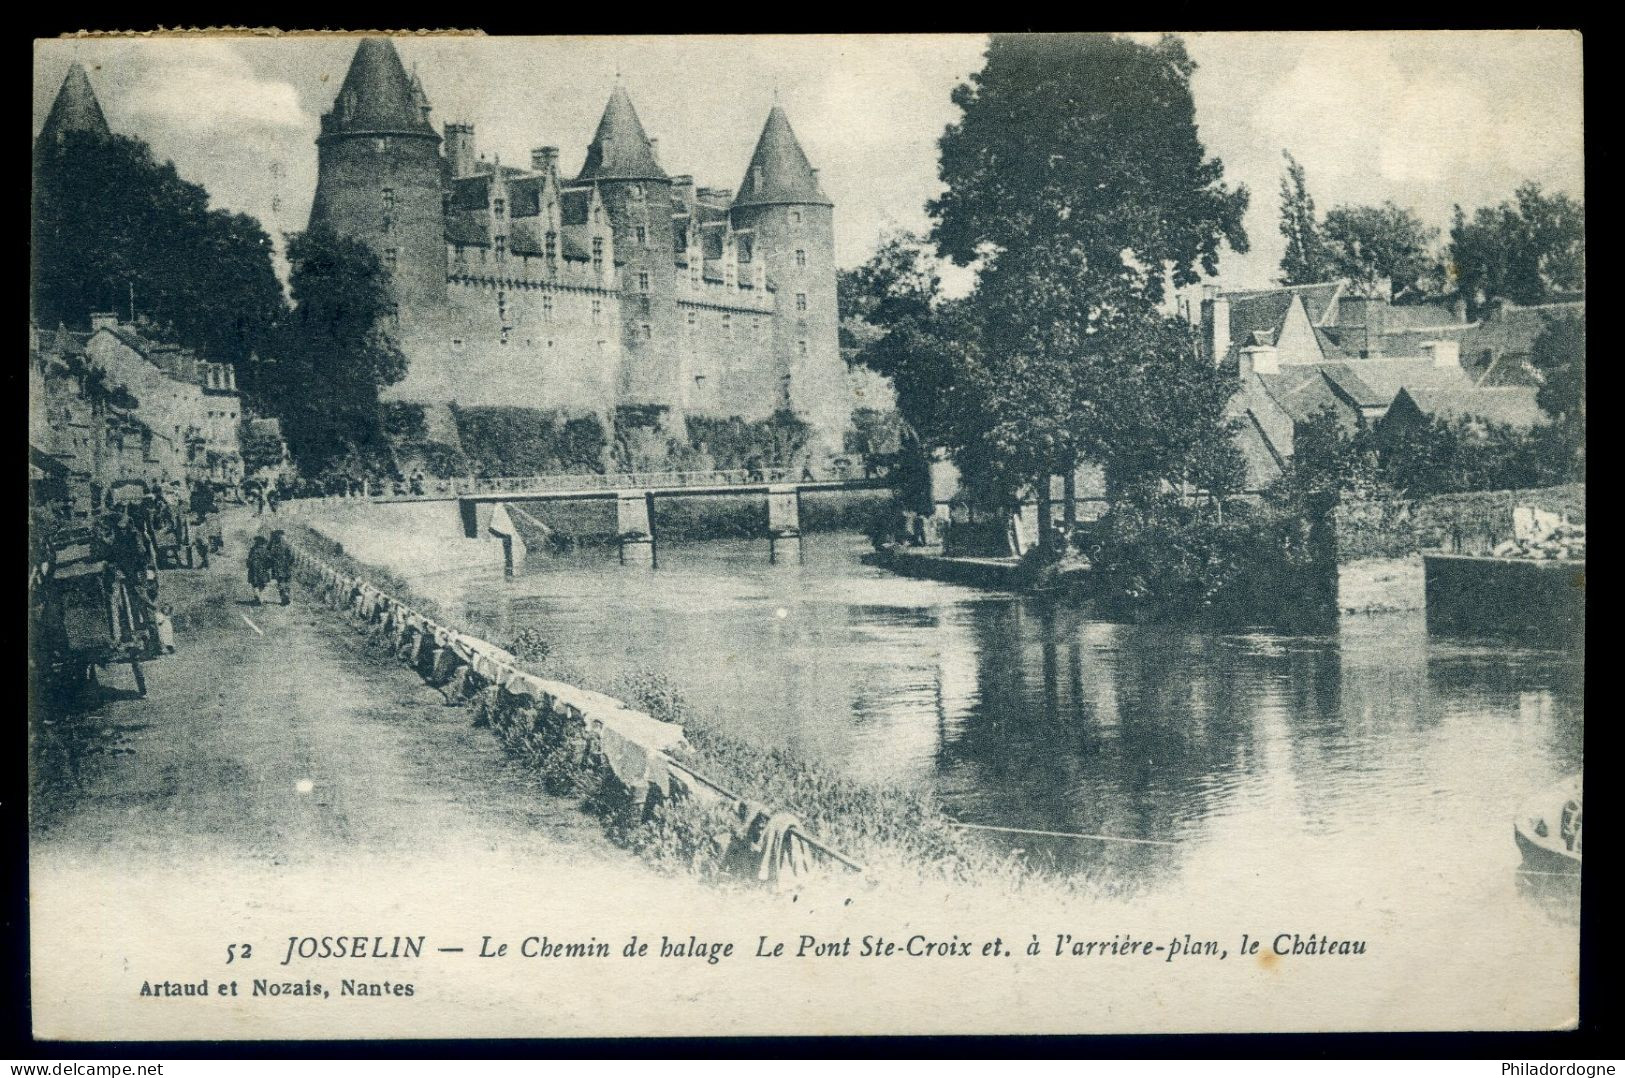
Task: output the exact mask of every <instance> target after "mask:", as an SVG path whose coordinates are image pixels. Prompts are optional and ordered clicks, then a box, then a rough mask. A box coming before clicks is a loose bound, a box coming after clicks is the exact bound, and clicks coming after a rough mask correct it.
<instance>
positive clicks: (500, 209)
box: [491, 198, 508, 217]
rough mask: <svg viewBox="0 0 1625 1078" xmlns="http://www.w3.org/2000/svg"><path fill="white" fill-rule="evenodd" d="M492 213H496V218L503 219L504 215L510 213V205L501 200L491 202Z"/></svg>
mask: <svg viewBox="0 0 1625 1078" xmlns="http://www.w3.org/2000/svg"><path fill="white" fill-rule="evenodd" d="M491 212H492V213H494V214H495V215H496V216H498V217H501V216H502V215H503V214H504V213H507V212H508V204H507V202H505V201H503V200H502V199H500V198H499V199H494V200H493V201H492V202H491Z"/></svg>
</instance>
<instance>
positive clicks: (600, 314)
mask: <svg viewBox="0 0 1625 1078" xmlns="http://www.w3.org/2000/svg"><path fill="white" fill-rule="evenodd" d="M603 320H604V301H603V300H601V299H595V300H593V301H592V324H593V325H595V326H596V325H597V324H598V323H600V322H602V321H603Z"/></svg>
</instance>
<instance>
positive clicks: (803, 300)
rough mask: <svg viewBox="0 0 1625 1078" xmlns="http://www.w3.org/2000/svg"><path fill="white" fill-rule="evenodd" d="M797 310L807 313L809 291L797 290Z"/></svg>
mask: <svg viewBox="0 0 1625 1078" xmlns="http://www.w3.org/2000/svg"><path fill="white" fill-rule="evenodd" d="M796 310H797V311H799V312H801V313H802V314H805V313H807V293H805V292H797V293H796Z"/></svg>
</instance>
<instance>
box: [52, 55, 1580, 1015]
mask: <svg viewBox="0 0 1625 1078" xmlns="http://www.w3.org/2000/svg"><path fill="white" fill-rule="evenodd" d="M629 29H632V28H631V27H629ZM1582 54H1583V50H1582V38H1581V36H1580V34H1579V33H1577V32H1574V31H1568V30H1562V29H1556V30H1540V31H1536V30H1515V31H1489V30H1474V31H1443V30H1436V31H1435V30H1429V31H1392V32H1390V31H1362V32H1354V31H1315V32H1262V31H1256V32H1211V31H1209V32H1196V33H1161V32H1157V33H1092V32H1079V33H1065V34H1036V33H1033V34H1024V33H1015V34H991V35H988V34H901V35H895V34H894V35H880V34H875V35H863V34H829V35H819V34H809V35H744V34H741V35H734V36H721V35H692V36H676V35H674V36H645V35H632V34H628V35H627V36H578V37H527V36H499V35H487V34H484V33H479V32H434V33H431V32H421V33H401V34H384V33H372V32H365V33H361V32H356V33H340V32H322V33H314V32H312V33H292V32H280V31H258V32H250V31H233V32H173V33H161V34H150V35H117V34H92V33H80V34H76V35H67V36H63V37H57V38H40V39H37V40H35V42H34V49H33V73H32V74H33V78H32V91H33V100H32V128H31V132H30V138H31V142H32V177H31V179H32V202H31V209H30V221H31V233H30V241H29V257H30V295H29V326H28V346H29V354H28V366H27V377H28V382H27V390H26V392H27V404H28V416H29V421H28V440H29V448H28V452H29V504H28V512H29V521H28V531H27V536H28V541H27V549H28V557H29V566H28V569H29V576H28V622H27V644H28V648H27V650H28V669H27V675H28V690H27V691H28V707H27V722H26V737H27V745H26V759H27V779H28V788H27V855H28V863H27V866H26V872H27V896H28V932H29V937H28V940H29V954H28V965H29V993H30V996H31V1000H30V1006H31V1014H32V1028H33V1034H34V1036H35V1037H36V1038H39V1039H40V1040H42V1041H57V1042H86V1043H89V1042H101V1043H109V1042H117V1043H135V1042H195V1041H208V1042H216V1043H232V1042H251V1041H266V1040H274V1041H311V1042H322V1041H328V1042H331V1041H354V1040H367V1041H372V1040H377V1041H400V1040H413V1041H416V1040H421V1039H430V1040H453V1039H456V1040H471V1041H478V1040H488V1039H494V1038H527V1039H528V1038H549V1039H551V1038H648V1037H660V1038H676V1037H682V1038H690V1037H704V1038H720V1037H762V1036H798V1037H800V1036H848V1037H851V1036H871V1035H890V1036H909V1035H934V1036H947V1035H964V1034H973V1035H974V1034H986V1035H1032V1034H1070V1035H1081V1034H1182V1033H1310V1032H1314V1033H1354V1032H1402V1031H1405V1032H1408V1031H1419V1032H1453V1031H1485V1030H1502V1031H1559V1030H1571V1029H1574V1028H1576V1026H1577V1024H1578V1022H1579V1020H1580V1013H1581V1012H1580V988H1579V984H1580V968H1581V961H1580V959H1581V939H1580V937H1581V933H1580V913H1581V900H1580V879H1581V859H1582V831H1581V825H1582V795H1583V789H1582V786H1583V782H1582V773H1583V764H1584V759H1583V756H1584V751H1583V750H1584V744H1583V743H1584V727H1585V718H1584V710H1585V709H1584V702H1585V663H1584V644H1585V639H1584V633H1585V628H1584V627H1585V581H1586V575H1585V546H1586V497H1585V491H1586V487H1585V480H1586V407H1585V397H1586V328H1585V316H1586V302H1585V300H1586V296H1585V254H1586V251H1585V240H1586V227H1585V194H1586V192H1585V182H1584V181H1585V149H1584V121H1585V117H1584V108H1583V104H1584V78H1583V71H1582Z"/></svg>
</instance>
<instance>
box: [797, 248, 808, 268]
mask: <svg viewBox="0 0 1625 1078" xmlns="http://www.w3.org/2000/svg"><path fill="white" fill-rule="evenodd" d="M806 268H807V252H806V251H803V250H802V249H801V248H799V247H797V248H796V269H806Z"/></svg>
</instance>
